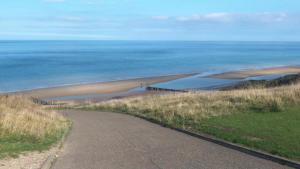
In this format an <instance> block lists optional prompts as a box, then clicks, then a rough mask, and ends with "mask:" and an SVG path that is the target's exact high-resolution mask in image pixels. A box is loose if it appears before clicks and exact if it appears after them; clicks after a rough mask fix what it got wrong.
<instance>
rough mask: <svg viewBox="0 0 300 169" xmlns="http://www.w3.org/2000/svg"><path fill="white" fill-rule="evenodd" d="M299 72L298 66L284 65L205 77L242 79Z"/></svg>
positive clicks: (299, 67)
mask: <svg viewBox="0 0 300 169" xmlns="http://www.w3.org/2000/svg"><path fill="white" fill-rule="evenodd" d="M295 73H300V66H284V67H273V68H266V69H246V70H240V71H231V72H224V73H220V74H213V75H209V76H207V77H209V78H219V79H244V78H248V77H254V76H264V75H273V74H295Z"/></svg>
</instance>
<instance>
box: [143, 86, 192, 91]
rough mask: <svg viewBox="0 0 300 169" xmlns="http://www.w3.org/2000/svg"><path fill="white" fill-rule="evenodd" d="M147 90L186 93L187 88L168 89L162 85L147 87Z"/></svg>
mask: <svg viewBox="0 0 300 169" xmlns="http://www.w3.org/2000/svg"><path fill="white" fill-rule="evenodd" d="M146 90H147V91H162V92H180V93H186V92H188V91H187V90H177V89H166V88H160V87H150V86H148V87H146Z"/></svg>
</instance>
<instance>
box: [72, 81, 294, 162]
mask: <svg viewBox="0 0 300 169" xmlns="http://www.w3.org/2000/svg"><path fill="white" fill-rule="evenodd" d="M299 103H300V85H291V86H284V87H278V88H272V89H248V90H234V91H211V92H197V93H183V94H170V95H160V96H148V97H137V98H127V99H122V100H113V101H108V102H104V103H98V104H92V103H89V104H85V105H79V106H74V105H73V106H72V107H73V108H81V109H90V110H109V111H114V112H122V113H128V114H131V115H135V116H140V117H145V118H148V119H152V120H155V121H158V122H161V123H163V124H166V125H168V126H172V127H177V128H183V129H186V130H190V131H193V132H201V133H203V132H204V133H208V134H211V135H214V136H216V137H218V138H222V139H224V140H228V141H231V142H234V143H238V144H242V145H246V146H249V147H252V148H256V149H260V150H263V151H266V152H269V153H272V154H276V155H280V156H283V157H287V158H290V159H293V160H298V161H300V142H299V140H300V123H299V122H300V121H299V120H300V106H299V105H300V104H299Z"/></svg>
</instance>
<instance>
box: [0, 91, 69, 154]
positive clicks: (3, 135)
mask: <svg viewBox="0 0 300 169" xmlns="http://www.w3.org/2000/svg"><path fill="white" fill-rule="evenodd" d="M69 124H70V123H69V121H68V120H67V119H65V118H64V117H63V116H61V115H59V114H58V113H56V112H54V111H50V110H45V109H44V108H43V107H42V106H41V105H39V104H37V103H34V102H33V100H32V99H30V98H27V97H24V96H20V95H13V96H12V95H1V96H0V158H4V157H15V156H17V155H19V154H20V153H23V152H26V151H35V150H37V151H42V150H46V149H48V148H49V147H50V146H51V145H53V144H54V143H56V142H57V141H58V140H59V139H61V137H62V136H63V135H64V134H65V133H66V131H67V130H68V128H69Z"/></svg>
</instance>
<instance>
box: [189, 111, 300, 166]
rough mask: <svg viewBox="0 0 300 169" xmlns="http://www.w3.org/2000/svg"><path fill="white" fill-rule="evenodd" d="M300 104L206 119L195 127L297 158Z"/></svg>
mask: <svg viewBox="0 0 300 169" xmlns="http://www.w3.org/2000/svg"><path fill="white" fill-rule="evenodd" d="M299 122H300V106H293V107H290V108H287V109H286V110H283V111H280V112H276V113H274V112H258V111H252V112H243V113H237V114H232V115H229V116H219V117H214V118H208V119H204V120H202V121H201V123H198V124H195V126H194V128H195V129H197V130H198V131H202V132H205V133H208V134H211V135H214V136H216V137H218V138H222V139H224V140H227V141H230V142H233V143H239V144H243V145H246V146H248V147H251V148H255V149H260V150H264V151H267V152H270V153H272V154H275V155H280V156H283V157H287V158H290V159H294V160H298V161H300V143H299V141H300V125H299Z"/></svg>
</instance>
